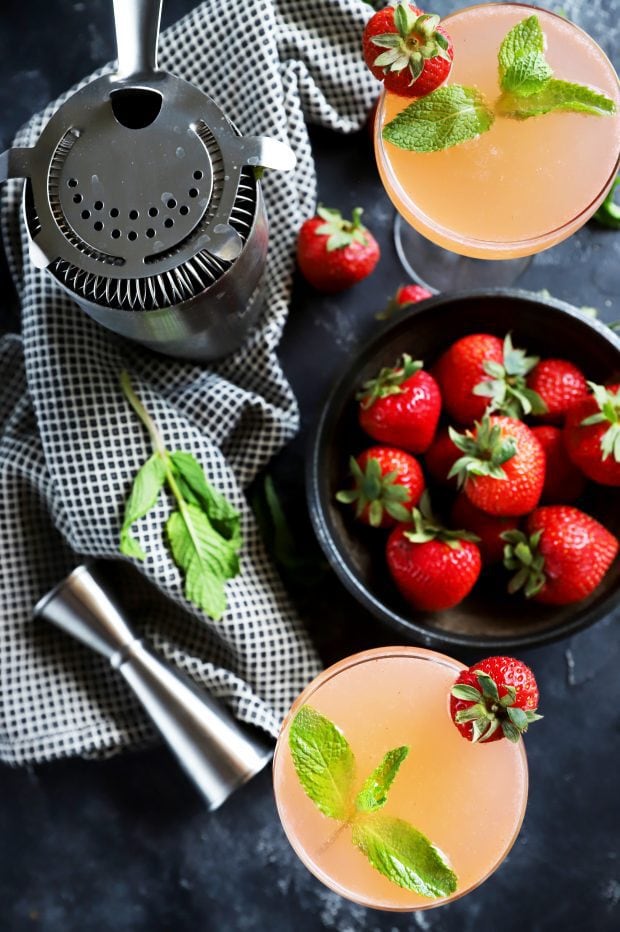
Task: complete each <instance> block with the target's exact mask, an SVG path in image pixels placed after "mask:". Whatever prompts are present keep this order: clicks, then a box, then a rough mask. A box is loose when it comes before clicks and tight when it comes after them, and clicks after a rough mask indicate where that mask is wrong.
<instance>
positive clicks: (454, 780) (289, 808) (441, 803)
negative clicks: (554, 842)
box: [273, 647, 528, 911]
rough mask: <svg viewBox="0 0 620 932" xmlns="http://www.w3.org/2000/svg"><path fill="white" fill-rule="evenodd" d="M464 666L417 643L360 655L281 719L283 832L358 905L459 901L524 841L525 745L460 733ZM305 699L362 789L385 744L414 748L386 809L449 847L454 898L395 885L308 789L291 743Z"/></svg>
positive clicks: (406, 906)
mask: <svg viewBox="0 0 620 932" xmlns="http://www.w3.org/2000/svg"><path fill="white" fill-rule="evenodd" d="M463 669H464V666H463V664H461V663H459V662H458V661H457V660H453V659H451V658H450V657H446V656H444V655H443V654H439V653H436V652H434V651H430V650H426V649H424V648H418V647H385V648H378V649H375V650H370V651H366V652H365V653H361V654H356V655H354V656H352V657H347V658H345V659H344V660H342V661H340V662H339V663H336V664H335V665H334V666H332V667H330V668H329V669H327V670H325V671H324V672H323V673H321V674H320V675H319V676H318V677H317V678H316V679H315V680H314V681H313V682H312V683H310V685H309V686H308V687H307V688H306V689H305V690H304V692H303V693H302V694H301V695H300V696H299V698H298V699H297V700H296V702H295V703H294V705H293V706H292V708H291V710H290V712H289V714H288V716H287V718H286V720H285V722H284V724H283V726H282V731H281V733H280V737H279V739H278V743H277V746H276V751H275V756H274V764H273V767H274V789H275V796H276V804H277V808H278V813H279V815H280V819H281V821H282V825H283V826H284V831H285V832H286V835H287V837H288V839H289V841H290V843H291V845H292V846H293V848H294V850H295V851H296V853H297V854H298V855H299V857H300V858H301V860H302V861H303V863H304V864H305V866H306V867H307V868H308V869H309V870H310V871H311V872H312V873H313V874H314V875H315V876H316V877H318V879H319V880H321V881H322V882H323V883H324V884H326V886H328V887H329V888H330V889H332V890H334V891H335V892H336V893H339V894H340V895H342V896H344V897H347V898H348V899H350V900H353V901H354V902H356V903H358V904H360V905H362V906H369V907H373V908H375V909H384V910H394V911H416V910H422V909H429V908H431V907H434V906H438V905H441V904H443V903H448V902H451V901H452V900H454V899H456V898H458V897H460V896H463V895H464V894H465V893H468V892H469V891H471V890H473V889H474V888H475V887H477V886H478V885H479V884H480V883H482V882H483V881H484V880H485V879H486V878H487V877H489V876H490V874H492V873H493V871H495V870H496V869H497V868H498V867H499V865H500V864H501V863H502V861H503V860H504V858H505V857H506V855H507V854H508V852H509V850H510V848H511V847H512V845H513V843H514V841H515V839H516V838H517V835H518V833H519V829H520V827H521V823H522V821H523V817H524V814H525V806H526V802H527V786H528V776H527V760H526V756H525V750H524V748H523V742H522V741H520V742H519V743H518V744H512V743H510V742H509V741H507V740H505V739H502V740H501V741H496V742H491V743H488V744H484V743H482V744H472V743H470V742H469V741H467V740H466V739H465V738H464V737H462V736H461V735H460V734H459V732H458V730H457V728H456V727H455V726H454V724H453V722H452V720H451V718H450V714H449V695H450V687H451V686H452V685H453V684H454V681H455V680H456V678H457V676H458V675H459V673H460V671H461V670H463ZM305 705H308V706H310V707H311V708H312V709H314V710H315V711H317V712H319V713H321V714H322V715H324V716H326V717H327V718H329V719H330V720H331V721H332V722H334V723H335V724H336V725H337V726H338V728H339V729H340V730H341V731H342V733H343V734H344V736H345V737H346V739H347V741H348V742H349V744H350V746H351V748H352V750H353V752H354V754H355V758H356V774H357V776H358V777H359V782H360V784H361V783H362V782H363V780H364V778H365V777H366V776H367V775H368V774H370V773H371V772H372V771H373V770H374V768H376V767H377V765H378V763H379V762H380V760H381V759H382V756H383V755H384V753H385V752H386V751H387V750H389V749H391V748H396V747H401V746H403V745H406V746H408V747H409V754H408V756H407V757H406V759H405V760H404V762H403V763H402V765H401V767H400V770H399V772H398V774H397V776H396V778H395V779H394V782H393V784H392V786H391V788H390V790H389V796H388V801H387V804H386V805H385V807H384V809H383V810H381V811H382V812H384V813H385V814H386V815H391V816H393V817H396V818H399V819H403V820H405V821H407V822H408V823H410V824H411V825H413V826H415V828H417V829H418V830H419V831H421V832H422V833H423V834H424V835H425V836H426V837H427V838H428V839H429V840H431V842H432V843H433V844H434V845H436V846H437V847H438V848H439V849H440V850H441V851H442V852H443V853H444V855H445V856H446V858H447V860H448V862H449V863H450V865H451V867H452V869H453V870H454V871H455V872H456V875H457V879H458V880H457V888H456V890H455V892H454V893H453V894H451V895H449V896H446V897H443V898H437V899H430V898H428V897H425V896H422V895H420V894H418V893H415V892H412V891H411V890H407V889H404V888H402V887H400V886H398V885H397V884H395V883H394V882H392V881H391V880H389V879H388V878H387V877H385V876H384V875H383V874H381V873H380V872H379V871H378V870H377V869H376V868H375V867H373V866H372V864H371V863H370V861H369V860H368V859H367V858H366V856H365V855H364V854H363V853H362V852H361V851H360V850H359V849H358V848H356V847H355V846H354V844H353V843H352V837H351V828H350V826H349V825H347V824H346V823H345V822H341V823H338V822H335V821H334V820H332V819H330V818H328V817H327V816H325V815H323V814H322V813H321V812H320V811H319V809H318V808H317V807H316V806H315V804H314V803H313V802H312V800H311V799H310V798H309V797H308V796H307V795H306V793H305V792H304V789H303V788H302V785H301V783H300V781H299V778H298V775H297V773H296V770H295V766H294V763H293V758H292V755H291V751H290V747H289V732H290V728H291V724H292V722H293V719H294V718H295V715H296V714H297V712H298V711H299V710H300V709H301V708H302V706H305Z"/></svg>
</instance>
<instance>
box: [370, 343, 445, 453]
mask: <svg viewBox="0 0 620 932" xmlns="http://www.w3.org/2000/svg"><path fill="white" fill-rule="evenodd" d="M422 366H423V363H422V362H420V361H414V360H412V359H411V357H410V356H408V355H406V354H405V355H404V356H403V357H402V362H401V364H400V365H399V364H398V363H397V364H396V366H393V367H386V368H384V369H381V371H380V372H379V374H378V375H377V377H376V378H374V379H369V380H368V381H367V382H365V383H364V385H363V387H362V389H361V391H359V392H358V394H357V395H356V398H357V400H358V401H359V402H360V406H359V423H360V426H361V427H362V429H363V430H365V431H366V433H367V434H369V435H370V436H371V437H373V438H374V439H375V440H378V441H379V442H380V443H386V444H389V445H391V446H398V447H402V448H403V449H405V450H409V451H410V452H412V453H423V452H424V450H426V449H427V448H428V447H429V446H430V444H431V442H432V440H433V437H434V435H435V430H436V428H437V422H438V421H439V414H440V412H441V394H440V392H439V388H438V386H437V383H436V381H435V379H434V378H433V376H432V375H430V374H429V373H428V372H426V371H425V370H424V369H423V368H422Z"/></svg>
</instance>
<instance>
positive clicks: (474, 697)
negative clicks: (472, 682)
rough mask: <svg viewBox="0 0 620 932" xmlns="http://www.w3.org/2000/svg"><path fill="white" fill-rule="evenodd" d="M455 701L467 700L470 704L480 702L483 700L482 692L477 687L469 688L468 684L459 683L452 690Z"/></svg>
mask: <svg viewBox="0 0 620 932" xmlns="http://www.w3.org/2000/svg"><path fill="white" fill-rule="evenodd" d="M450 693H451V695H453V696H454V698H455V699H467V700H468V701H470V702H479V701H480V699H481V698H482V696H481V693H480V690H479V689H476V687H475V686H469V685H468V684H467V683H457V684H456V685H455V686H453V687H452V689H451V690H450Z"/></svg>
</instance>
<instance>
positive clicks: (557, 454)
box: [531, 424, 586, 505]
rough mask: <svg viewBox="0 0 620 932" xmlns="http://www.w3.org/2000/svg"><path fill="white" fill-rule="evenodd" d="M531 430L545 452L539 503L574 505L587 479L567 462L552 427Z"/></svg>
mask: <svg viewBox="0 0 620 932" xmlns="http://www.w3.org/2000/svg"><path fill="white" fill-rule="evenodd" d="M531 430H532V433H533V434H534V436H535V437H536V439H537V440H538V442H539V443H540V445H541V447H542V448H543V450H544V451H545V484H544V485H543V490H542V495H541V497H540V500H541V502H545V503H548V504H553V505H557V504H567V503H569V502H574V501H576V499H578V498H579V496H580V495H581V494H582V493H583V490H584V489H585V486H586V479H585V476H584V475H583V473H582V472H581V471H580V470H579V469H577V467H576V466H575V464H574V463H572V462H571V460H570V459H569V456H568V451H567V449H566V444H565V442H564V434H563V432H562V431H561V430H560V428H559V427H554V426H553V425H552V424H541V425H540V427H532V429H531Z"/></svg>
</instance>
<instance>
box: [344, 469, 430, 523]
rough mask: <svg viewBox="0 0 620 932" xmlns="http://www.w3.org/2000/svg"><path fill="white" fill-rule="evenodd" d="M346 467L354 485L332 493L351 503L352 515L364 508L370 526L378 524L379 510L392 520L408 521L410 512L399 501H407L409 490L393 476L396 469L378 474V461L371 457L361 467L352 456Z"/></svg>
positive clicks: (347, 503)
mask: <svg viewBox="0 0 620 932" xmlns="http://www.w3.org/2000/svg"><path fill="white" fill-rule="evenodd" d="M349 469H350V471H351V475H352V476H353V482H354V487H353V488H352V489H344V490H343V491H341V492H337V493H336V499H337V500H338V501H339V502H342V503H343V504H345V505H352V504H355V514H356V517H358V518H359V517H360V515H361V514H362V512H363V511H364V509H365V508H366V507H367V508H368V521H369V523H370V525H371V526H372V527H379V526H380V524H381V522H382V520H383V513H384V511H387V513H388V514H389V515H390V516H391V517H392V518H394V519H395V520H396V521H403V522H405V521H411V511H410V510H409V509H408V508H406V507H405V505H404V504H403V502H406V501H408V500H409V497H410V496H409V492H408V490H407V489H406V488H405V486H403V485H401V484H399V483H398V482H397V481H396V479H397V477H398V473H397V471H396V470H394V471H393V472H389V473H385V474H384V473H382V471H381V464H380V463H379V460H376V459H374V458H371V459H369V460H368V462H367V464H366V469H365V470H362V469H361V467H360V465H359V463H358V462H357V460H356V459H355V457H353V456H352V457H351V459H350V460H349Z"/></svg>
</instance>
